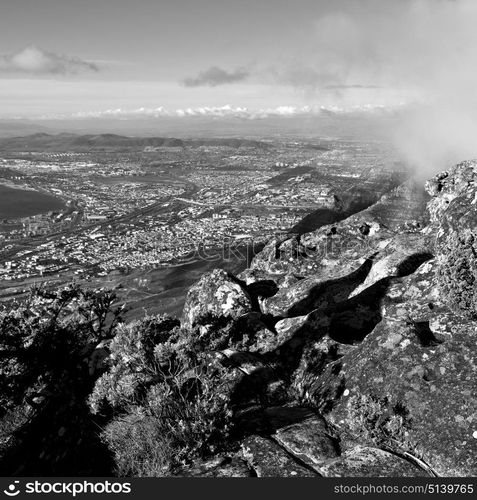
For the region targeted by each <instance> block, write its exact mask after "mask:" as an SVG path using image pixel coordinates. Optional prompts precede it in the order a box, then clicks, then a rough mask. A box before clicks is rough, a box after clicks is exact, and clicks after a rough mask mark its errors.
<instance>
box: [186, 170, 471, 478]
mask: <svg viewBox="0 0 477 500" xmlns="http://www.w3.org/2000/svg"><path fill="white" fill-rule="evenodd" d="M426 189H427V192H428V195H426V194H424V193H423V189H422V187H420V186H418V185H417V184H416V183H414V182H411V181H408V182H406V183H405V184H403V185H402V186H400V187H399V188H397V189H395V190H393V191H391V192H390V193H389V194H387V195H385V196H383V197H382V198H381V199H380V200H379V201H378V202H377V203H376V204H374V205H373V206H371V207H370V208H368V209H366V210H364V211H362V212H359V213H357V214H355V215H352V216H351V217H348V218H347V219H345V220H342V221H341V222H337V223H336V224H329V225H326V226H323V227H321V228H319V229H317V230H315V231H312V232H310V233H305V234H301V235H291V236H288V237H284V238H282V239H280V240H272V241H270V242H269V243H268V244H267V245H266V246H265V248H264V250H263V251H262V252H261V253H260V254H258V255H257V256H256V257H255V259H254V261H253V262H252V265H251V267H250V269H248V270H246V271H244V272H243V273H242V274H241V275H240V277H239V278H240V279H238V278H234V277H233V276H230V275H227V274H226V273H225V272H223V271H218V270H217V271H214V272H213V273H212V274H209V275H206V276H204V277H203V278H202V279H201V280H200V281H199V283H197V284H196V285H195V286H194V287H193V288H192V289H191V291H190V292H189V295H188V298H187V303H186V306H185V309H184V315H183V325H185V326H186V327H188V328H194V327H198V328H199V329H200V328H203V327H204V325H208V326H207V328H209V329H210V328H216V329H218V330H217V331H219V332H220V335H219V337H220V338H221V339H226V342H222V344H221V345H224V346H227V348H222V350H221V351H220V356H222V357H223V358H222V359H223V364H224V366H227V367H228V366H230V369H239V370H241V373H242V376H241V378H240V390H239V389H238V390H237V391H235V400H234V405H233V408H234V411H235V419H236V424H237V442H236V443H235V444H236V446H237V451H236V456H235V460H236V461H235V462H233V463H237V464H243V463H246V464H247V467H248V470H249V471H250V472H251V474H252V475H257V476H262V477H265V476H317V475H318V476H329V477H343V476H363V477H365V476H383V477H384V476H409V477H412V476H421V475H422V476H429V475H430V476H475V475H477V462H476V461H475V456H476V455H477V384H476V383H475V380H476V375H477V343H476V338H477V298H476V297H477V161H476V162H474V161H469V162H464V163H461V164H459V165H456V166H455V167H453V168H452V169H450V170H449V171H448V172H444V173H442V174H439V175H438V176H436V177H435V178H434V179H432V180H430V181H428V182H427V184H426ZM426 205H427V207H426ZM211 318H215V319H214V321H212V320H211ZM217 318H219V319H220V318H225V319H226V323H227V325H228V326H224V325H222V324H220V321H219V322H217ZM217 325H218V326H217ZM241 470H242V469H241Z"/></svg>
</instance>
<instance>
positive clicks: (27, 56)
mask: <svg viewBox="0 0 477 500" xmlns="http://www.w3.org/2000/svg"><path fill="white" fill-rule="evenodd" d="M84 71H98V66H96V64H94V63H92V62H88V61H84V60H83V59H80V58H79V57H73V56H66V55H61V54H55V53H54V52H49V51H46V50H43V49H41V48H38V47H35V46H34V45H31V46H29V47H26V48H24V49H22V50H20V51H19V52H16V53H14V54H6V55H0V74H1V73H18V74H30V75H51V74H58V75H66V74H76V73H80V72H84Z"/></svg>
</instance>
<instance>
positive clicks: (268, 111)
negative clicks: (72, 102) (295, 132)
mask: <svg viewBox="0 0 477 500" xmlns="http://www.w3.org/2000/svg"><path fill="white" fill-rule="evenodd" d="M399 109H401V106H382V105H361V106H349V107H339V106H287V105H284V106H276V107H272V108H262V109H255V110H253V109H249V108H246V107H240V106H237V107H234V106H230V105H225V106H199V107H195V108H179V109H172V110H171V109H167V108H165V107H163V106H159V107H157V108H136V109H129V110H128V109H122V108H116V109H106V110H103V111H82V112H78V113H73V114H68V115H48V116H43V117H41V118H42V119H67V118H74V119H89V118H98V119H101V118H107V119H123V120H124V119H138V118H178V119H181V118H200V117H201V118H237V119H245V120H259V119H264V118H270V117H294V116H314V115H316V116H318V115H320V114H323V113H324V114H334V115H345V114H359V113H364V114H376V113H389V112H394V111H396V110H399Z"/></svg>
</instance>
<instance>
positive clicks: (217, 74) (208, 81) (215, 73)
mask: <svg viewBox="0 0 477 500" xmlns="http://www.w3.org/2000/svg"><path fill="white" fill-rule="evenodd" d="M248 77H249V72H248V71H247V70H246V69H244V68H237V69H236V70H234V71H226V70H224V69H222V68H219V67H218V66H211V67H210V68H209V69H207V70H205V71H201V72H200V73H199V74H198V75H197V76H196V77H192V78H186V79H184V80H183V82H182V83H183V84H184V86H186V87H217V86H218V85H226V84H230V83H239V82H242V81H244V80H246V79H247V78H248Z"/></svg>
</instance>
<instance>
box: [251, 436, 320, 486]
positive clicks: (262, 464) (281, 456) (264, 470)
mask: <svg viewBox="0 0 477 500" xmlns="http://www.w3.org/2000/svg"><path fill="white" fill-rule="evenodd" d="M242 454H243V457H244V459H245V460H246V461H247V463H248V464H249V466H250V467H251V468H252V469H253V470H254V471H255V473H256V475H257V476H258V477H316V476H318V474H317V473H316V472H314V471H313V470H312V469H310V468H306V467H304V466H303V465H300V464H299V463H298V462H297V461H295V460H293V459H292V458H291V457H290V455H289V454H288V453H287V452H286V451H285V450H283V449H282V448H281V447H280V446H279V445H277V444H276V443H274V442H273V441H271V440H270V439H266V438H263V437H260V436H249V437H247V438H246V439H245V440H244V441H243V442H242Z"/></svg>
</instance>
